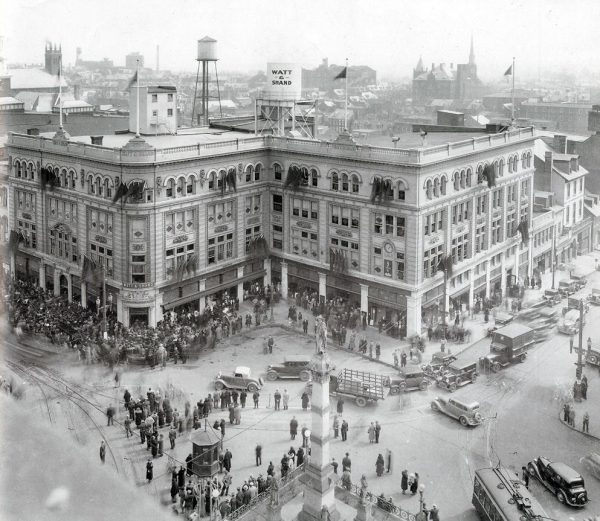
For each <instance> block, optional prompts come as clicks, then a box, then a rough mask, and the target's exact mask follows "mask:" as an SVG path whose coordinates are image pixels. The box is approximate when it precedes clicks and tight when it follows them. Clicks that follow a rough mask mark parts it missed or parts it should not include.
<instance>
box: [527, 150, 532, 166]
mask: <svg viewBox="0 0 600 521" xmlns="http://www.w3.org/2000/svg"><path fill="white" fill-rule="evenodd" d="M529 167H531V152H527V168H529Z"/></svg>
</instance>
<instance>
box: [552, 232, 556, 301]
mask: <svg viewBox="0 0 600 521" xmlns="http://www.w3.org/2000/svg"><path fill="white" fill-rule="evenodd" d="M555 274H556V228H552V289H554V278H555Z"/></svg>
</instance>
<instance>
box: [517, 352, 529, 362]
mask: <svg viewBox="0 0 600 521" xmlns="http://www.w3.org/2000/svg"><path fill="white" fill-rule="evenodd" d="M526 358H527V355H526V354H525V353H523V354H522V355H521V356H520V357H519V362H521V363H523V362H524V361H525V359H526Z"/></svg>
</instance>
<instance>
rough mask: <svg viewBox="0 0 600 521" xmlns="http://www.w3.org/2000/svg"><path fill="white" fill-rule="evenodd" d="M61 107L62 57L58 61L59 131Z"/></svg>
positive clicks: (61, 126)
mask: <svg viewBox="0 0 600 521" xmlns="http://www.w3.org/2000/svg"><path fill="white" fill-rule="evenodd" d="M62 106H63V100H62V55H60V58H59V60H58V125H59V128H60V129H61V130H62V128H63V117H62Z"/></svg>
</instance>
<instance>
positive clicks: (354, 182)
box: [350, 174, 360, 194]
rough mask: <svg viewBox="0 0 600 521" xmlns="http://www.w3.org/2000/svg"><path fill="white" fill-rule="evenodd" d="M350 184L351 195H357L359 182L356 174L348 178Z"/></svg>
mask: <svg viewBox="0 0 600 521" xmlns="http://www.w3.org/2000/svg"><path fill="white" fill-rule="evenodd" d="M350 183H351V184H352V193H353V194H357V193H358V191H359V190H360V180H359V179H358V176H357V175H356V174H352V176H351V177H350Z"/></svg>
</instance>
